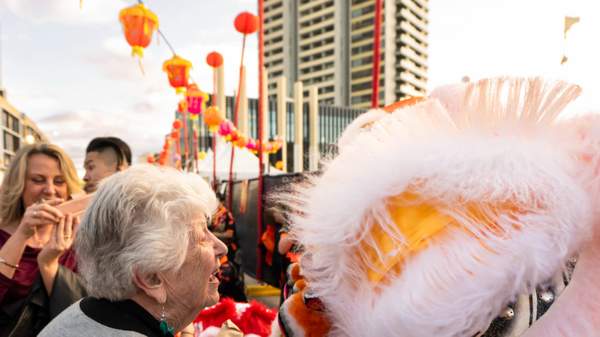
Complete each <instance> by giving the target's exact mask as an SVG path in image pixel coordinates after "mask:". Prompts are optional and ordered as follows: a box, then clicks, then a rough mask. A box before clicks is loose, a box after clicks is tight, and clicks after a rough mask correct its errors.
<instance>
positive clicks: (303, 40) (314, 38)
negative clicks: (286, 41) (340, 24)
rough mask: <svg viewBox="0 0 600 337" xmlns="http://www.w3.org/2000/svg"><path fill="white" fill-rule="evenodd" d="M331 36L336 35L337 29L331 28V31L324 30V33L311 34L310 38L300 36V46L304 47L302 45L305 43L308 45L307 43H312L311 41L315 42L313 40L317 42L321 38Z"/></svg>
mask: <svg viewBox="0 0 600 337" xmlns="http://www.w3.org/2000/svg"><path fill="white" fill-rule="evenodd" d="M303 33H304V32H303ZM329 37H335V31H334V30H331V31H329V32H324V33H322V34H317V35H315V36H311V37H309V38H304V39H303V38H302V37H299V38H298V40H299V42H300V43H299V44H300V47H302V46H305V45H307V44H311V43H313V42H317V41H320V40H324V39H326V38H329Z"/></svg>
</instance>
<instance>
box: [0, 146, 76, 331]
mask: <svg viewBox="0 0 600 337" xmlns="http://www.w3.org/2000/svg"><path fill="white" fill-rule="evenodd" d="M79 192H81V187H80V182H79V179H78V177H77V173H76V171H75V167H74V165H73V162H72V161H71V159H70V158H69V157H68V156H67V154H66V153H65V152H64V151H63V150H62V149H61V148H59V147H58V146H56V145H52V144H44V143H40V144H33V145H28V146H25V147H23V148H21V149H20V150H19V151H18V152H17V154H16V155H15V157H14V159H13V160H12V162H11V164H10V167H9V169H8V171H7V172H6V174H5V176H4V180H3V182H2V186H1V187H0V247H1V248H0V336H34V335H35V334H36V333H37V332H39V331H40V330H41V329H42V328H43V327H44V326H45V324H46V323H47V322H48V321H49V320H50V319H51V318H52V317H54V316H56V315H58V313H60V311H62V309H64V308H65V307H67V306H68V305H70V304H71V303H73V302H74V301H76V300H77V299H79V298H80V297H82V296H83V291H82V289H81V287H80V286H79V282H78V281H77V279H76V276H75V274H74V273H73V271H74V270H75V257H74V254H73V252H72V251H71V250H70V247H71V245H72V243H73V239H74V238H73V235H74V232H75V229H76V228H75V227H76V225H77V224H78V222H79V220H78V219H76V218H74V217H73V216H72V215H70V214H63V213H62V212H61V211H60V210H59V209H57V208H56V207H55V206H57V205H59V204H60V203H62V202H64V201H65V200H67V199H69V198H70V197H71V195H73V194H75V193H79Z"/></svg>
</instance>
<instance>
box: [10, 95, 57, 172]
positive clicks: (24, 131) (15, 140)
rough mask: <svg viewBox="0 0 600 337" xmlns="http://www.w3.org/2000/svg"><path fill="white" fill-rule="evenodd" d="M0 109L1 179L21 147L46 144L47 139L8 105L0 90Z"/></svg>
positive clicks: (35, 126)
mask: <svg viewBox="0 0 600 337" xmlns="http://www.w3.org/2000/svg"><path fill="white" fill-rule="evenodd" d="M0 109H2V126H1V129H2V148H1V151H2V156H1V157H0V177H1V176H2V175H3V172H4V171H5V170H6V168H7V167H8V165H9V164H10V161H11V159H12V158H13V157H14V155H15V153H16V152H17V151H18V150H19V148H20V147H21V146H23V145H24V144H31V143H35V142H40V141H44V142H46V141H48V139H47V138H46V136H45V135H44V133H43V132H41V131H40V129H39V128H38V127H37V125H36V124H35V123H34V122H33V121H32V120H31V119H30V118H29V117H28V116H27V115H25V114H24V113H21V112H19V111H18V110H17V109H16V108H15V107H14V106H13V105H12V104H10V102H9V101H8V100H7V99H6V92H5V91H4V90H2V89H0Z"/></svg>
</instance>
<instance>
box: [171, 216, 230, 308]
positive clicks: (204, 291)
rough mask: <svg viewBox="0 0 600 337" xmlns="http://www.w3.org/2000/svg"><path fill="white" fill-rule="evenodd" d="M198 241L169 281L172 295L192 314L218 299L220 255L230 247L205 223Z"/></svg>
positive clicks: (200, 229)
mask: <svg viewBox="0 0 600 337" xmlns="http://www.w3.org/2000/svg"><path fill="white" fill-rule="evenodd" d="M201 227H202V228H199V229H198V230H199V231H200V234H199V236H198V237H197V241H198V242H197V243H196V244H195V245H192V247H190V250H189V252H188V255H187V257H186V260H185V262H184V263H183V266H182V267H181V269H180V270H179V272H177V273H176V274H175V275H173V279H172V280H171V282H169V283H170V284H171V285H172V287H169V288H171V289H170V291H169V292H170V294H168V297H169V298H172V299H174V300H175V301H176V302H178V303H179V305H180V306H181V308H182V309H184V310H186V311H187V312H188V313H189V314H190V315H191V316H193V317H192V319H193V318H194V317H195V315H196V314H197V313H198V311H199V310H200V309H202V308H204V307H207V306H211V305H213V304H215V303H217V302H218V301H219V291H218V290H219V280H218V279H217V277H216V273H217V271H218V270H219V260H220V258H221V257H222V256H223V255H225V254H227V247H226V246H225V244H224V243H223V242H221V240H219V239H217V237H216V236H214V234H212V233H211V232H210V231H209V230H208V229H207V227H206V224H204V223H202V225H201Z"/></svg>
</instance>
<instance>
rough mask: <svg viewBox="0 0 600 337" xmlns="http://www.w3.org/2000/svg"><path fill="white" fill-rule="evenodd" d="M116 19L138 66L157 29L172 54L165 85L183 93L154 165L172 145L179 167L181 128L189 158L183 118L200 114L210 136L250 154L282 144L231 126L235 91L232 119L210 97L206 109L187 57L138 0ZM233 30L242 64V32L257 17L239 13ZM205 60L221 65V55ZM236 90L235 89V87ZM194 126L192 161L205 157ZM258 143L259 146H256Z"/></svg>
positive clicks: (255, 25) (274, 149) (204, 96)
mask: <svg viewBox="0 0 600 337" xmlns="http://www.w3.org/2000/svg"><path fill="white" fill-rule="evenodd" d="M119 21H120V22H121V24H122V28H123V33H124V35H125V39H126V41H127V43H128V44H129V45H130V46H131V48H132V50H131V54H132V56H133V57H137V58H138V62H140V68H141V69H142V71H143V68H142V67H141V59H142V57H143V55H144V49H146V48H147V47H148V46H149V45H150V44H151V42H152V39H153V34H154V33H155V32H158V33H159V34H160V35H161V36H162V37H163V39H164V40H165V42H167V44H168V45H169V47H170V48H171V51H172V52H173V57H172V58H170V59H169V60H166V61H165V62H164V63H163V71H164V72H165V73H166V74H167V77H168V80H169V84H170V85H171V87H173V88H174V89H175V92H176V93H177V94H179V95H184V99H183V100H182V101H180V102H179V104H178V108H177V111H178V112H179V115H180V116H181V119H176V120H175V121H174V122H173V125H172V127H173V128H172V131H171V134H170V136H169V137H166V138H165V142H164V144H163V150H162V151H161V152H160V154H159V156H158V164H159V165H166V164H167V163H168V159H169V151H170V149H171V148H172V146H173V145H175V151H174V153H173V156H172V158H173V160H174V165H175V166H178V167H179V166H180V165H181V163H180V160H181V158H182V156H181V144H180V139H181V131H182V130H181V129H182V127H183V129H184V130H183V133H184V137H183V141H184V147H185V154H186V158H189V157H188V156H189V153H188V136H187V130H186V128H187V125H188V124H187V120H188V119H190V120H197V119H198V118H199V116H200V115H202V114H204V116H203V122H204V123H205V124H206V125H207V127H208V129H209V131H210V132H211V133H213V134H214V135H219V136H221V137H223V138H224V139H225V141H227V142H230V143H231V144H232V145H235V146H236V147H238V148H246V149H248V150H250V151H251V152H253V153H255V154H256V153H258V152H259V150H260V148H259V147H261V146H262V152H264V153H268V154H274V153H277V151H279V150H280V149H281V147H282V146H283V140H282V139H280V138H277V137H276V138H275V140H273V141H263V142H259V141H258V140H257V139H253V138H250V137H248V136H247V135H244V134H242V133H241V132H240V131H239V130H238V129H237V127H236V126H235V124H236V122H237V111H238V108H239V107H238V106H239V92H238V96H237V97H236V106H235V108H234V109H235V110H234V122H232V121H230V120H228V119H226V118H225V117H224V115H223V113H222V112H221V111H219V108H218V107H217V106H216V104H215V102H214V100H213V104H212V106H210V107H208V108H206V104H207V102H208V100H209V96H208V94H206V93H205V92H203V91H202V90H200V89H199V87H198V85H197V84H195V83H193V82H191V81H190V69H191V68H192V63H191V62H190V61H189V60H186V59H184V58H183V57H181V56H179V55H177V54H176V53H175V51H174V50H173V48H172V47H171V46H170V44H169V43H168V41H167V40H166V38H165V37H164V35H163V34H162V33H161V31H160V30H159V20H158V16H157V15H156V14H155V13H154V12H152V11H151V10H150V9H148V8H147V7H146V6H145V5H144V3H143V2H142V1H139V0H138V4H136V5H133V6H130V7H127V8H125V9H123V10H121V12H120V13H119ZM234 26H235V29H236V30H237V31H238V32H240V33H242V34H243V35H244V40H243V41H244V42H243V47H242V64H243V48H244V46H245V38H246V35H248V34H252V33H254V32H256V31H257V29H258V19H257V17H256V16H255V15H253V14H251V13H249V12H242V13H241V14H240V15H238V16H237V17H236V18H235V21H234ZM206 63H207V64H208V65H209V66H210V67H212V68H213V69H214V68H218V67H220V66H222V65H223V56H222V55H221V54H220V53H218V52H216V51H213V52H210V53H209V54H208V55H207V56H206ZM241 81H242V71H241V69H240V83H241ZM238 91H239V90H238ZM198 138H199V136H198V129H197V128H196V126H195V125H194V126H193V128H192V140H193V143H194V144H193V156H194V159H195V160H198V159H200V160H202V159H204V157H205V153H202V152H201V153H198V151H197V149H198V147H197V142H198ZM259 144H262V145H259ZM147 161H148V162H149V163H155V162H156V159H155V157H154V156H153V155H149V156H148V158H147Z"/></svg>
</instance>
